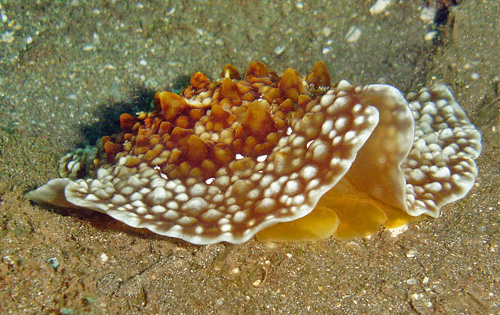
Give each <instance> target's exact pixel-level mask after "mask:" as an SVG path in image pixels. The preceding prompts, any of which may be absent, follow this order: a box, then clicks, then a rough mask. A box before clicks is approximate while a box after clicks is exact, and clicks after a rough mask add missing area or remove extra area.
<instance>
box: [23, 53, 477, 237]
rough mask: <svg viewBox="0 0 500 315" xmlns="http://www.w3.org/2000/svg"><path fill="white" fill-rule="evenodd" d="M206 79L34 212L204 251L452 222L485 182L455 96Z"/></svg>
mask: <svg viewBox="0 0 500 315" xmlns="http://www.w3.org/2000/svg"><path fill="white" fill-rule="evenodd" d="M222 77H223V79H222V80H221V81H217V82H213V81H211V80H209V79H208V78H207V77H206V76H205V75H204V74H202V73H196V74H194V75H193V76H192V78H191V82H190V83H191V85H190V86H188V87H187V88H186V89H185V90H183V91H182V92H181V93H180V95H177V94H173V93H170V92H159V93H157V94H156V96H155V100H154V110H153V111H151V112H149V113H145V112H141V113H138V114H137V115H136V116H135V117H134V116H132V115H129V114H122V116H121V117H120V123H121V127H122V132H121V133H120V134H117V135H113V136H106V137H103V138H102V139H101V141H100V143H99V145H98V146H96V147H92V148H87V149H85V150H83V149H78V150H76V151H74V152H73V153H69V154H68V155H66V156H65V157H64V158H63V159H62V160H61V164H60V174H61V176H62V177H64V178H59V179H53V180H51V181H49V182H48V183H47V184H46V185H44V186H42V187H40V188H38V189H36V190H34V191H32V192H30V193H28V195H27V196H28V197H29V198H30V199H32V200H33V201H35V202H37V203H40V204H46V205H52V206H59V207H67V208H76V209H78V208H84V209H92V210H96V211H99V212H103V213H106V214H108V215H110V216H111V217H113V218H115V219H117V220H120V221H122V222H124V223H126V224H128V225H130V226H133V227H137V228H147V229H149V230H151V231H153V232H155V233H158V234H161V235H166V236H170V237H176V238H180V239H183V240H185V241H187V242H190V243H194V244H212V243H217V242H223V241H225V242H229V243H242V242H245V241H247V240H249V239H250V238H252V237H253V236H255V235H257V238H258V239H259V240H263V241H270V240H274V241H293V240H315V239H322V238H326V237H330V236H332V235H333V236H334V237H336V238H341V239H346V238H352V237H362V236H366V235H370V234H373V233H375V232H377V231H378V229H379V228H380V226H381V225H384V226H386V227H389V228H394V227H398V226H401V225H404V224H407V223H408V222H412V221H417V220H421V219H422V218H424V217H426V216H431V217H438V216H439V214H440V208H441V207H442V206H444V205H445V204H448V203H450V202H453V201H455V200H458V199H460V198H462V197H463V196H465V195H466V194H467V192H468V191H469V190H470V189H471V188H472V186H473V183H474V180H475V177H476V175H477V169H476V164H475V162H474V159H475V158H476V157H477V156H478V155H479V154H480V151H481V137H480V134H479V132H478V131H477V130H476V128H475V127H474V125H472V124H471V123H470V122H469V120H468V118H467V116H466V115H465V113H464V111H463V110H462V109H461V108H460V106H459V105H458V104H457V103H456V102H455V100H454V99H453V96H452V95H451V93H450V92H449V90H448V89H447V88H446V87H445V86H443V85H437V86H435V87H433V88H430V89H427V88H424V89H422V90H421V91H420V92H418V93H412V94H410V95H408V97H407V98H405V97H404V96H403V95H402V94H401V93H400V92H399V91H398V90H397V89H396V88H394V87H392V86H389V85H381V84H375V85H368V86H365V87H354V86H352V85H350V84H349V83H348V82H346V81H341V82H339V83H338V84H337V86H335V87H334V86H332V85H331V82H330V76H329V73H328V70H327V69H326V66H325V64H324V63H322V62H318V63H317V64H316V66H315V67H314V69H313V71H312V72H311V74H309V75H308V76H307V77H306V78H305V79H302V78H300V76H299V75H298V73H297V72H296V71H295V70H293V69H287V70H286V71H285V73H284V74H283V76H282V77H279V76H278V75H277V74H276V73H274V72H270V71H269V70H268V69H267V68H266V67H265V66H264V65H263V64H261V63H258V62H256V63H253V64H252V65H250V67H249V69H248V70H247V73H246V75H245V76H244V78H243V79H240V75H239V73H238V71H237V70H236V69H235V68H234V67H233V66H231V65H227V66H226V67H225V68H224V70H223V72H222Z"/></svg>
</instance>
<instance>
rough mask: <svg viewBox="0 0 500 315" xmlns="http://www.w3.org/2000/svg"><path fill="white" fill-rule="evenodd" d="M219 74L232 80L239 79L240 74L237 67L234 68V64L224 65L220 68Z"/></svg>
mask: <svg viewBox="0 0 500 315" xmlns="http://www.w3.org/2000/svg"><path fill="white" fill-rule="evenodd" d="M220 76H221V77H223V78H229V79H233V80H239V79H240V74H239V73H238V69H236V67H235V66H233V65H230V64H227V65H225V66H224V69H222V72H221V74H220Z"/></svg>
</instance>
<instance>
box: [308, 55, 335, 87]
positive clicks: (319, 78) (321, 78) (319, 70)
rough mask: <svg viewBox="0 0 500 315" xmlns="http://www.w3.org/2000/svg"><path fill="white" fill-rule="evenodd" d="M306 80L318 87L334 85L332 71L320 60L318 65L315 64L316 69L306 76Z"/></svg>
mask: <svg viewBox="0 0 500 315" xmlns="http://www.w3.org/2000/svg"><path fill="white" fill-rule="evenodd" d="M306 81H307V83H309V84H314V86H316V87H320V86H330V85H332V81H331V79H330V73H329V72H328V68H327V67H326V65H325V63H324V62H323V61H318V62H317V63H316V65H314V69H313V70H312V72H311V73H310V74H309V75H308V76H307V77H306Z"/></svg>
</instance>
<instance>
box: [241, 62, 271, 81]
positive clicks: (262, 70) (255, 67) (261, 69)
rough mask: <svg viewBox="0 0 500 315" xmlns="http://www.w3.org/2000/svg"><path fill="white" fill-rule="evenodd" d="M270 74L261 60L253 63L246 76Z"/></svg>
mask: <svg viewBox="0 0 500 315" xmlns="http://www.w3.org/2000/svg"><path fill="white" fill-rule="evenodd" d="M268 74H269V71H268V70H267V67H266V66H265V65H264V64H263V63H261V62H254V63H252V64H251V65H250V66H249V67H248V70H247V73H246V74H245V77H257V78H258V77H265V76H267V75H268Z"/></svg>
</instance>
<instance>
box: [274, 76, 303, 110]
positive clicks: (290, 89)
mask: <svg viewBox="0 0 500 315" xmlns="http://www.w3.org/2000/svg"><path fill="white" fill-rule="evenodd" d="M278 87H279V89H280V90H282V91H283V92H284V93H285V95H286V96H287V97H288V98H290V99H291V100H292V101H294V102H297V99H298V98H299V95H300V94H302V93H304V85H303V84H302V80H301V79H300V77H299V74H298V73H297V71H295V70H293V69H292V68H288V69H286V71H285V73H283V77H282V78H281V80H280V82H279V84H278Z"/></svg>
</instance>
